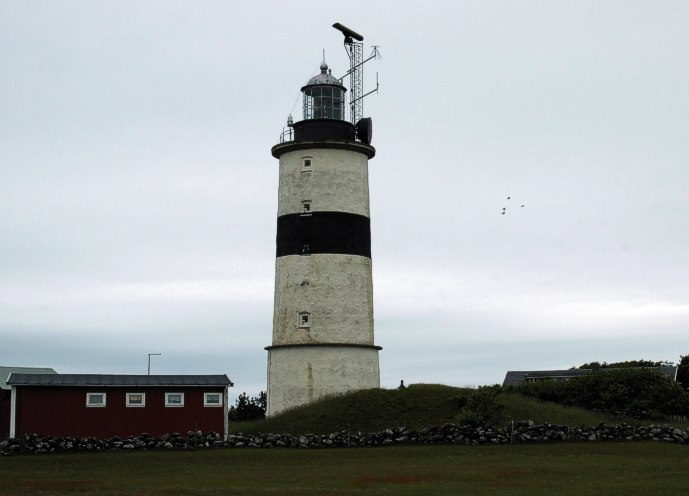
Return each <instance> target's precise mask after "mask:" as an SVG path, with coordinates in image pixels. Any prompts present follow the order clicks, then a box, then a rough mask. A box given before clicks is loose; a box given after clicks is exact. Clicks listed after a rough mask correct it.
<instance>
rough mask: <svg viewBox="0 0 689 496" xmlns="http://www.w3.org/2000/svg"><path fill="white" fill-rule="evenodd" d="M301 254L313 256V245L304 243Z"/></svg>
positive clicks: (300, 250) (300, 249)
mask: <svg viewBox="0 0 689 496" xmlns="http://www.w3.org/2000/svg"><path fill="white" fill-rule="evenodd" d="M299 252H300V253H301V254H302V255H311V243H309V242H308V241H302V242H301V244H300V245H299Z"/></svg>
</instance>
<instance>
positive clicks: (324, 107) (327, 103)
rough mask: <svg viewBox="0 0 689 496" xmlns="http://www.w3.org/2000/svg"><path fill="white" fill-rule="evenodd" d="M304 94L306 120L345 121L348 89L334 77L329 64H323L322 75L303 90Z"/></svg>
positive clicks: (313, 79) (318, 75) (312, 80)
mask: <svg viewBox="0 0 689 496" xmlns="http://www.w3.org/2000/svg"><path fill="white" fill-rule="evenodd" d="M301 91H302V92H303V93H304V108H303V110H304V119H305V120H306V119H336V120H345V112H344V103H345V91H347V89H346V88H345V87H344V86H343V85H342V83H341V82H340V81H339V80H338V79H336V78H335V77H333V75H332V74H331V71H330V70H329V69H328V64H326V63H325V61H323V62H322V63H321V73H320V74H317V75H315V76H314V77H312V78H311V79H309V82H308V83H306V85H305V86H304V87H303V88H302V89H301Z"/></svg>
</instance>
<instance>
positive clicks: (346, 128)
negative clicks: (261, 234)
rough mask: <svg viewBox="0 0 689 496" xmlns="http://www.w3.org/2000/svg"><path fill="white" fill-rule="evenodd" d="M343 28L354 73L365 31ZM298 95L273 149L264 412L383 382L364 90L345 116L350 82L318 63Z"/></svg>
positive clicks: (371, 151) (352, 100) (372, 151)
mask: <svg viewBox="0 0 689 496" xmlns="http://www.w3.org/2000/svg"><path fill="white" fill-rule="evenodd" d="M338 26H341V25H335V27H337V29H340V27H338ZM342 28H343V29H344V30H346V31H344V30H343V29H340V30H341V31H342V32H343V33H344V34H345V48H347V49H348V53H350V62H351V66H355V65H356V64H359V68H357V67H352V69H350V72H349V73H348V74H349V75H350V76H352V71H357V69H359V70H360V67H361V56H360V52H361V44H360V43H357V42H355V41H354V40H353V39H352V36H354V38H355V39H357V40H358V41H361V40H363V37H360V35H358V34H356V33H355V32H353V31H351V30H348V29H347V28H344V26H342ZM356 50H358V51H359V60H358V61H357V60H356V59H357V57H356ZM374 53H375V49H374ZM351 54H353V55H351ZM354 76H355V77H351V78H350V80H351V81H353V84H350V86H353V87H354V91H355V92H356V91H359V92H360V88H357V87H356V83H355V82H354V81H355V78H358V81H360V80H361V74H355V75H354ZM301 92H302V94H303V120H301V121H299V122H291V117H290V119H289V120H288V126H289V127H288V131H287V132H286V133H283V136H282V137H281V141H280V143H278V144H277V145H275V146H273V147H272V149H271V153H272V155H273V157H275V158H276V159H278V160H279V190H278V212H277V236H276V261H275V300H274V311H273V312H274V313H273V336H272V344H271V345H270V346H267V347H266V350H267V351H268V391H267V392H268V405H267V415H269V416H270V415H274V414H276V413H279V412H281V411H283V410H285V409H288V408H292V407H296V406H299V405H304V404H307V403H310V402H312V401H314V400H316V399H318V398H322V397H324V396H328V395H333V394H338V393H344V392H348V391H353V390H357V389H367V388H377V387H380V368H379V361H378V352H379V351H380V350H381V349H382V348H381V347H380V346H376V345H375V344H374V330H373V328H374V326H373V280H372V267H371V221H370V211H369V187H368V162H369V160H370V159H372V158H373V157H374V155H375V153H376V150H375V149H374V148H373V146H371V119H369V118H362V119H359V116H358V115H357V110H358V109H360V108H361V105H360V101H355V99H356V98H359V99H360V98H361V95H360V94H359V95H356V94H354V95H351V97H350V120H349V121H348V120H346V118H345V113H346V112H345V111H346V104H345V101H346V96H347V95H346V93H347V88H345V86H344V85H343V84H342V82H341V81H340V80H339V79H337V78H335V77H334V76H333V75H332V73H331V70H330V68H329V67H328V65H327V64H326V62H325V61H323V62H322V63H321V65H320V72H319V73H318V74H316V75H315V76H314V77H312V78H311V79H310V80H309V81H308V82H307V83H306V84H305V85H304V86H303V87H302V88H301ZM364 96H365V95H364ZM357 104H358V106H357ZM355 120H356V121H355ZM350 121H351V122H350Z"/></svg>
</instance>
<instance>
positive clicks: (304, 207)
mask: <svg viewBox="0 0 689 496" xmlns="http://www.w3.org/2000/svg"><path fill="white" fill-rule="evenodd" d="M301 211H302V213H304V214H308V213H311V200H304V201H303V202H301Z"/></svg>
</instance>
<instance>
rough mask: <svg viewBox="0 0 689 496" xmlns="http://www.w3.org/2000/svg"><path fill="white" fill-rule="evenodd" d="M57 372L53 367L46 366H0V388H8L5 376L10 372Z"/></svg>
mask: <svg viewBox="0 0 689 496" xmlns="http://www.w3.org/2000/svg"><path fill="white" fill-rule="evenodd" d="M13 373H17V374H57V372H55V371H54V370H53V369H50V368H47V367H2V366H0V389H10V386H8V385H7V378H8V377H9V375H10V374H13Z"/></svg>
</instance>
